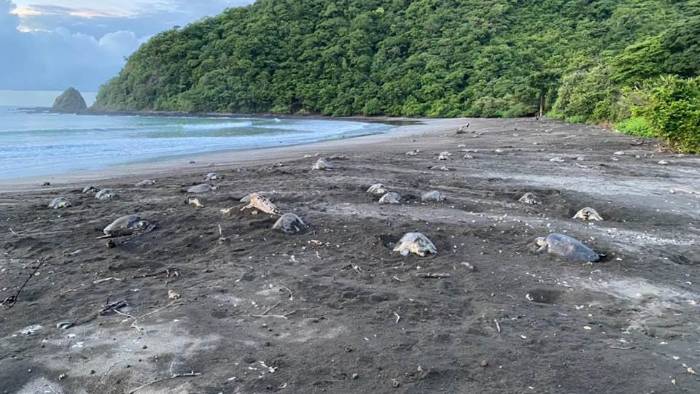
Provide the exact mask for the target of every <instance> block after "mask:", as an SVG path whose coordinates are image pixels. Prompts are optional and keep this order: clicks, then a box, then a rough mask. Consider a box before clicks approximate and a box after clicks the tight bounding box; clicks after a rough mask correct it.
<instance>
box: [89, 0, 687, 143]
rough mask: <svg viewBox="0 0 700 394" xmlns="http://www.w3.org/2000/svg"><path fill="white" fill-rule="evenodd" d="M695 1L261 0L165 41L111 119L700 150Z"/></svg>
mask: <svg viewBox="0 0 700 394" xmlns="http://www.w3.org/2000/svg"><path fill="white" fill-rule="evenodd" d="M698 75H700V0H683V1H681V0H585V1H584V0H538V1H535V0H522V1H514V0H486V1H484V0H258V1H257V2H255V3H254V4H252V5H250V6H248V7H243V8H234V9H230V10H227V11H225V12H224V13H222V14H221V15H218V16H216V17H212V18H207V19H204V20H201V21H199V22H196V23H193V24H191V25H189V26H186V27H184V28H179V27H178V28H173V29H171V30H169V31H166V32H163V33H161V34H158V35H157V36H155V37H153V38H152V39H151V40H149V41H148V42H147V43H146V44H144V45H143V46H142V47H141V48H140V49H139V50H138V51H137V52H136V53H135V54H133V55H132V56H131V57H130V58H129V59H128V62H127V64H126V66H125V67H124V69H123V70H122V71H121V72H120V74H119V75H118V76H116V77H115V78H114V79H113V80H111V81H109V82H108V83H107V84H105V85H104V86H103V87H102V88H101V89H100V92H99V95H98V98H97V102H96V104H95V106H94V109H96V110H101V111H182V112H227V113H263V112H266V113H280V114H306V113H314V114H323V115H330V116H348V115H367V116H374V115H389V116H427V117H456V116H475V117H517V116H532V115H535V114H538V113H540V112H543V113H547V114H548V115H549V116H552V117H555V118H560V119H564V120H568V121H575V122H588V123H599V124H600V123H605V124H615V125H616V126H617V128H618V129H619V130H621V131H623V132H629V133H632V134H635V135H640V136H659V137H661V138H664V139H665V140H666V141H668V143H669V145H671V146H672V147H674V148H676V149H678V150H681V151H687V152H697V151H698V150H700V143H699V142H698V134H699V133H700V131H698V127H697V126H698V117H700V114H698V111H697V108H698V105H697V104H698V101H697V100H698V93H697V92H698V80H697V76H698Z"/></svg>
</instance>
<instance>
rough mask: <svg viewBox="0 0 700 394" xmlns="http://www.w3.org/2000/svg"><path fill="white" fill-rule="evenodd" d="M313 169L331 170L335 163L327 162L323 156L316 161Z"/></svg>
mask: <svg viewBox="0 0 700 394" xmlns="http://www.w3.org/2000/svg"><path fill="white" fill-rule="evenodd" d="M311 169H312V170H317V171H325V170H330V169H333V165H332V164H331V163H329V162H327V161H326V160H325V159H323V158H321V159H318V160H317V161H316V163H314V165H313V167H311Z"/></svg>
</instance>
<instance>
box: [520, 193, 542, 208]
mask: <svg viewBox="0 0 700 394" xmlns="http://www.w3.org/2000/svg"><path fill="white" fill-rule="evenodd" d="M518 201H520V202H521V203H523V204H529V205H540V204H542V201H541V200H540V198H539V197H537V195H536V194H535V193H525V194H524V195H523V196H522V197H520V199H519V200H518Z"/></svg>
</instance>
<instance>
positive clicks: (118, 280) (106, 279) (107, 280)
mask: <svg viewBox="0 0 700 394" xmlns="http://www.w3.org/2000/svg"><path fill="white" fill-rule="evenodd" d="M110 280H113V281H117V282H121V281H122V279H121V278H115V277H113V276H110V277H109V278H103V279H97V280H96V281H94V282H92V284H93V285H99V284H100V283H103V282H109V281H110Z"/></svg>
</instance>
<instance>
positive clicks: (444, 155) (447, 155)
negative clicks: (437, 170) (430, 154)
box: [438, 151, 452, 160]
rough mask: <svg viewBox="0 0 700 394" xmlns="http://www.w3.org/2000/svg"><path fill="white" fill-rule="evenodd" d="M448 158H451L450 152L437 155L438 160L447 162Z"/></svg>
mask: <svg viewBox="0 0 700 394" xmlns="http://www.w3.org/2000/svg"><path fill="white" fill-rule="evenodd" d="M450 156H452V153H450V152H447V151H445V152H440V154H439V155H438V160H449V159H450Z"/></svg>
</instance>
